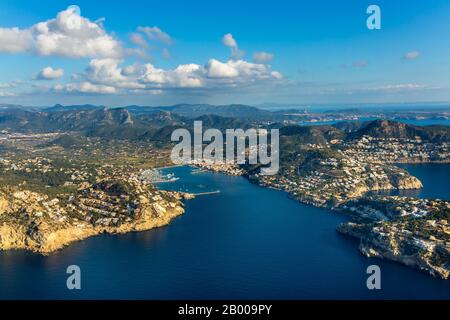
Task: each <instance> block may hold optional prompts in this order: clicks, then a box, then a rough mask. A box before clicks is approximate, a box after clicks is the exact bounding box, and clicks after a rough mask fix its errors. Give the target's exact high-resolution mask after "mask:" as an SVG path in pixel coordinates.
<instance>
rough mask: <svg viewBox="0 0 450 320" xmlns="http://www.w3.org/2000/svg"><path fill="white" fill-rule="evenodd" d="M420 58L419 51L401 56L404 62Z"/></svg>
mask: <svg viewBox="0 0 450 320" xmlns="http://www.w3.org/2000/svg"><path fill="white" fill-rule="evenodd" d="M419 56H420V52H419V51H410V52H407V53H405V54H404V55H403V59H404V60H415V59H417V58H418V57H419Z"/></svg>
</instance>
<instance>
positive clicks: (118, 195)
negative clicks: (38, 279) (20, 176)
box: [0, 181, 190, 254]
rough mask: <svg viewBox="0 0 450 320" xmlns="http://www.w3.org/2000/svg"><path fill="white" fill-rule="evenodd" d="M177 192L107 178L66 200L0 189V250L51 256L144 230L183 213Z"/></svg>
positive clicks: (165, 223)
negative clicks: (93, 240)
mask: <svg viewBox="0 0 450 320" xmlns="http://www.w3.org/2000/svg"><path fill="white" fill-rule="evenodd" d="M185 198H190V195H185V194H181V193H176V192H166V191H159V190H156V189H154V188H152V187H148V186H140V185H138V184H135V183H124V182H117V181H106V182H101V183H98V184H95V185H91V186H88V187H87V186H84V188H81V189H80V190H79V193H78V194H77V195H76V196H71V197H70V199H68V200H67V203H62V201H60V200H59V199H57V198H55V199H52V200H50V199H48V197H47V196H46V195H43V194H40V193H36V192H30V191H27V190H12V189H9V190H2V192H1V193H0V250H11V249H24V250H30V251H33V252H36V253H41V254H50V253H52V252H55V251H57V250H59V249H61V248H63V247H64V246H66V245H68V244H70V243H72V242H74V241H79V240H82V239H85V238H88V237H91V236H95V235H97V234H101V233H126V232H133V231H144V230H149V229H152V228H156V227H160V226H164V225H167V224H169V223H170V221H171V220H172V219H174V218H175V217H177V216H179V215H181V214H183V212H184V209H183V204H182V202H181V200H182V199H185Z"/></svg>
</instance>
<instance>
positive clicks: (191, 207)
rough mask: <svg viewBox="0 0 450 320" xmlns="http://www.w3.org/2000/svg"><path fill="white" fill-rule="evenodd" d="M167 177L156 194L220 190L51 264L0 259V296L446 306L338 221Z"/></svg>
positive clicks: (211, 184)
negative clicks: (363, 250)
mask: <svg viewBox="0 0 450 320" xmlns="http://www.w3.org/2000/svg"><path fill="white" fill-rule="evenodd" d="M427 166H428V165H426V166H425V165H424V166H423V167H422V168H425V169H423V170H424V171H422V172H423V173H424V174H430V179H431V180H430V181H433V182H434V183H433V184H428V183H426V184H425V187H426V189H427V191H426V192H427V194H430V195H433V194H435V193H436V194H439V195H440V194H441V192H443V190H442V189H444V190H445V192H446V193H447V197H448V187H446V188H442V186H443V185H444V183H445V182H447V183H448V175H447V176H443V175H442V174H441V173H440V172H439V173H438V174H435V171H434V170H429V171H427V170H428V169H426V168H427ZM448 168H449V167H447V169H442V170H447V173H448V170H449V169H448ZM414 169H415V170H416V171H417V172H419V171H420V170H421V169H420V168H419V167H417V168H414ZM168 170H170V171H172V172H174V173H175V174H176V176H178V177H179V178H180V179H179V180H178V181H175V182H171V183H165V184H160V187H161V188H164V189H173V190H186V191H191V192H203V191H214V190H220V191H221V192H220V193H219V194H214V195H205V196H199V197H197V198H196V199H194V200H190V201H187V203H186V212H185V214H184V215H183V216H181V217H179V218H177V219H176V220H175V221H173V222H172V223H171V224H170V225H169V226H166V227H163V228H159V229H155V230H150V231H147V232H140V233H132V234H126V235H113V236H111V235H101V236H97V237H94V238H91V239H87V240H85V241H81V242H78V243H75V244H73V245H71V246H69V247H68V248H66V249H64V250H62V251H60V252H58V253H57V254H54V255H52V256H49V257H42V256H39V255H34V254H30V253H26V252H22V251H14V252H3V253H0V298H2V299H5V298H6V299H11V298H21V299H24V298H26V299H30V298H31V299H48V298H51V299H53V298H56V299H75V298H82V299H99V298H101V299H108V298H110V299H177V298H180V299H198V298H204V299H240V298H246V299H263V298H267V299H268V298H273V299H347V298H352V299H391V298H399V299H450V281H444V280H438V279H434V278H432V277H430V276H428V275H426V274H423V273H421V272H419V271H416V270H413V269H410V268H407V267H404V266H402V265H400V264H397V263H393V262H389V261H383V260H378V259H367V258H365V257H363V256H362V255H361V254H360V253H359V251H358V241H356V240H354V239H352V238H349V237H347V236H343V235H340V234H338V233H337V232H336V231H335V228H336V226H337V225H338V224H339V223H341V222H343V221H346V217H344V216H342V215H339V214H336V213H332V212H330V211H328V210H323V209H318V208H313V207H310V206H306V205H302V204H299V203H297V202H295V201H293V200H291V199H290V198H288V196H287V195H286V194H285V193H283V192H280V191H275V190H271V189H266V188H262V187H258V186H256V185H253V184H250V183H249V182H248V181H247V180H246V179H245V178H243V177H231V176H225V175H222V174H213V173H198V174H191V170H192V169H191V168H189V167H178V168H172V169H168ZM417 172H416V174H417ZM417 175H418V176H419V174H417ZM445 179H447V180H445ZM438 183H439V184H438ZM438 186H439V187H438ZM73 264H76V265H79V266H80V267H81V287H82V288H81V290H79V291H69V290H68V289H67V288H66V278H67V275H66V273H65V271H66V268H67V266H68V265H73ZM372 264H377V265H379V266H380V267H381V286H382V289H381V290H378V291H370V290H368V289H367V288H366V279H367V275H366V269H367V267H368V266H369V265H372Z"/></svg>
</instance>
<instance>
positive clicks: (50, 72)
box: [34, 67, 64, 80]
mask: <svg viewBox="0 0 450 320" xmlns="http://www.w3.org/2000/svg"><path fill="white" fill-rule="evenodd" d="M63 75H64V70H63V69H53V68H52V67H46V68H44V69H42V70H41V71H39V73H38V74H36V75H35V76H34V79H35V80H54V79H59V78H61V77H62V76H63Z"/></svg>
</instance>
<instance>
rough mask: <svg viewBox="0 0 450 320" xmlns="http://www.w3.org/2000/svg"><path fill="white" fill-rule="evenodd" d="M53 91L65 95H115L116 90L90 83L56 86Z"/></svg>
mask: <svg viewBox="0 0 450 320" xmlns="http://www.w3.org/2000/svg"><path fill="white" fill-rule="evenodd" d="M53 90H54V91H59V92H66V93H90V94H111V93H116V88H114V87H110V86H105V85H98V84H93V83H90V82H80V83H69V84H58V85H56V86H54V87H53Z"/></svg>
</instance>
